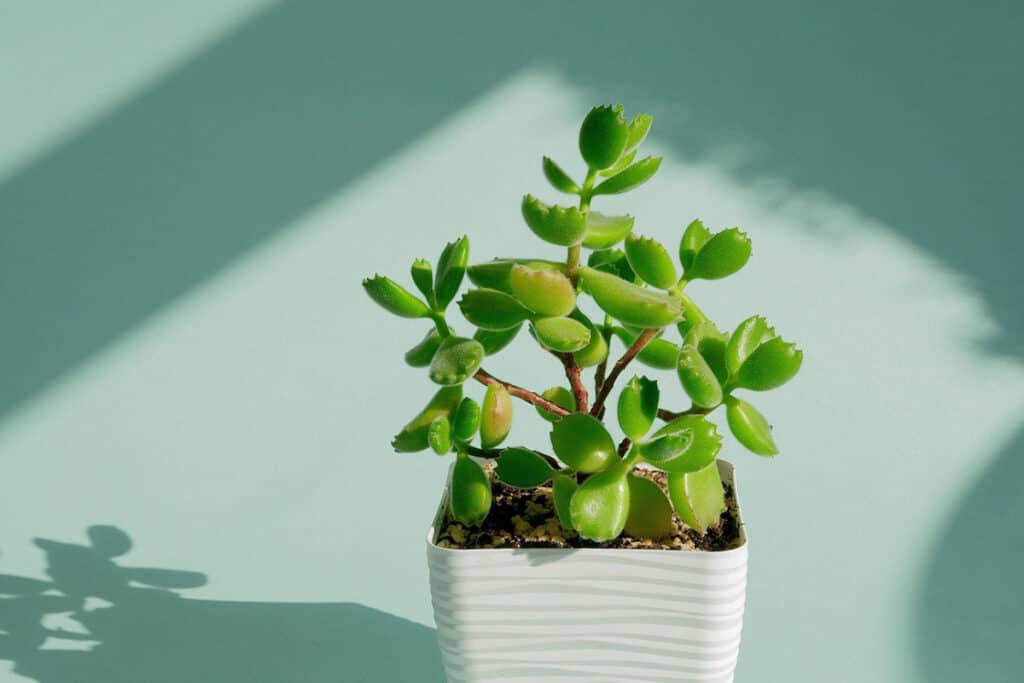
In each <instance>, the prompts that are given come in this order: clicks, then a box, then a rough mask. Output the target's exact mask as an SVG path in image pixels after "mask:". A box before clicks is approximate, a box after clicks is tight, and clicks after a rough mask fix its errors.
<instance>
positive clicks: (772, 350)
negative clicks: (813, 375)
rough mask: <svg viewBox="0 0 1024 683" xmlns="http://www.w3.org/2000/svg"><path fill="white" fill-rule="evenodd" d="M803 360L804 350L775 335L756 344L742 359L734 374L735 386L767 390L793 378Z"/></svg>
mask: <svg viewBox="0 0 1024 683" xmlns="http://www.w3.org/2000/svg"><path fill="white" fill-rule="evenodd" d="M803 361H804V352H803V351H801V350H800V349H798V348H796V344H791V343H789V342H786V341H783V339H782V337H775V338H773V339H769V340H768V341H766V342H764V343H763V344H761V345H760V346H758V347H757V348H756V349H755V350H754V352H753V353H751V354H750V356H748V357H747V359H746V360H745V361H743V365H742V366H741V367H740V371H739V373H737V375H736V386H738V387H743V388H744V389H752V390H754V391H767V390H768V389H774V388H775V387H781V386H782V385H783V384H785V383H786V382H788V381H789V380H791V379H792V378H793V376H794V375H796V373H797V372H798V371H799V370H800V365H801V364H802V363H803Z"/></svg>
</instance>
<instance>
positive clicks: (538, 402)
mask: <svg viewBox="0 0 1024 683" xmlns="http://www.w3.org/2000/svg"><path fill="white" fill-rule="evenodd" d="M473 379H475V380H476V381H478V382H480V383H481V384H500V385H501V386H503V387H505V391H507V392H508V393H509V394H511V395H512V396H515V397H516V398H521V399H523V400H524V401H526V402H527V403H532V404H533V405H535V406H539V407H541V408H543V409H544V410H547V411H548V412H550V413H554V414H555V415H568V414H569V411H568V410H566V409H565V408H563V407H562V406H560V405H556V404H554V403H552V402H551V401H549V400H547V399H546V398H544V397H543V396H540V395H538V394H535V393H533V392H532V391H530V390H529V389H524V388H522V387H519V386H516V385H515V384H510V383H508V382H505V381H503V380H500V379H498V378H497V377H495V376H494V375H492V374H491V373H489V372H487V371H486V370H484V369H483V368H480V369H479V370H477V371H476V374H475V375H473Z"/></svg>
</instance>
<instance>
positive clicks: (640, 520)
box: [625, 474, 675, 540]
mask: <svg viewBox="0 0 1024 683" xmlns="http://www.w3.org/2000/svg"><path fill="white" fill-rule="evenodd" d="M626 481H627V483H628V484H629V516H628V517H627V518H626V526H625V531H626V533H627V534H629V535H630V536H634V537H637V538H650V539H654V540H657V539H659V538H665V537H666V536H669V535H671V534H672V533H673V532H674V531H675V525H674V524H673V522H672V504H671V503H670V502H669V500H668V498H667V497H666V496H665V492H664V491H662V490H661V487H660V486H658V484H656V483H655V482H653V481H651V480H650V479H648V478H647V477H641V476H639V475H636V474H630V475H629V477H628V478H627V480H626Z"/></svg>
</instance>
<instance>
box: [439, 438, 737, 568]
mask: <svg viewBox="0 0 1024 683" xmlns="http://www.w3.org/2000/svg"><path fill="white" fill-rule="evenodd" d="M715 462H717V463H718V473H719V475H720V476H721V477H722V482H723V483H727V484H729V485H731V486H732V490H733V496H734V497H735V498H736V523H737V525H738V526H739V535H740V542H739V545H737V546H736V547H735V548H729V549H727V550H691V549H689V548H683V549H678V550H661V549H657V550H654V549H650V548H543V547H540V548H445V547H442V546H439V545H437V544H436V543H435V542H434V539H435V538H436V537H437V530H438V528H439V527H440V525H441V523H442V522H443V521H444V516H445V511H446V507H447V503H448V489H449V487H450V486H451V480H452V470H453V468H454V467H455V465H454V464H452V465H451V466H449V468H448V477H447V478H446V479H445V484H444V488H443V489H442V491H441V502H440V503H439V504H438V506H437V512H435V513H434V520H433V522H431V525H430V528H429V529H427V549H428V550H429V551H430V552H432V553H455V554H466V553H470V554H473V553H488V554H492V555H499V554H505V555H510V554H513V553H517V554H523V553H530V554H566V555H568V554H577V553H584V554H599V555H600V554H611V553H644V554H645V555H646V556H652V555H655V556H656V555H661V556H666V557H678V556H679V555H681V554H689V555H703V556H708V555H714V556H716V557H727V556H729V555H730V554H744V553H746V552H747V528H746V525H745V524H744V523H743V511H742V508H741V506H740V496H739V488H738V487H737V486H736V471H735V467H734V466H733V464H732V463H731V462H729V461H727V460H722V459H721V458H719V459H717V460H716V461H715Z"/></svg>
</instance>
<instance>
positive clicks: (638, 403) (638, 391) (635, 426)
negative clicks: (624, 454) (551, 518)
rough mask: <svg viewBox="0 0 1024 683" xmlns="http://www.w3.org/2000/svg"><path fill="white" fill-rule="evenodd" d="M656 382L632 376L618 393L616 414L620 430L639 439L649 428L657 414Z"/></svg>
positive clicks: (634, 439)
mask: <svg viewBox="0 0 1024 683" xmlns="http://www.w3.org/2000/svg"><path fill="white" fill-rule="evenodd" d="M659 395H660V392H659V391H658V383H657V382H656V381H654V380H652V379H647V378H646V377H637V376H635V375H634V376H633V378H632V379H630V380H629V381H628V382H626V386H624V387H623V388H622V392H621V393H620V394H619V405H618V416H619V427H620V428H621V429H622V432H623V433H624V434H625V435H626V436H628V437H629V438H630V439H632V440H633V441H639V440H640V439H642V438H643V436H644V435H645V434H646V433H647V432H648V431H649V430H650V429H651V425H653V424H654V418H655V417H656V416H657V415H658V398H659Z"/></svg>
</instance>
